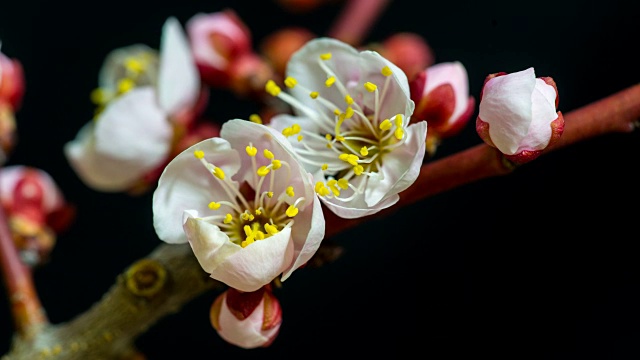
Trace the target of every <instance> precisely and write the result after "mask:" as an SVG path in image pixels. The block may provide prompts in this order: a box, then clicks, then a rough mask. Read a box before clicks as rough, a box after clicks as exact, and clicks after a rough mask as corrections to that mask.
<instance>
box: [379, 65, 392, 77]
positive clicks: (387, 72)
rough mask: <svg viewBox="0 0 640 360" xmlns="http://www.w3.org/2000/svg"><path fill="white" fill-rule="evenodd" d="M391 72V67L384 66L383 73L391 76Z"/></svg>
mask: <svg viewBox="0 0 640 360" xmlns="http://www.w3.org/2000/svg"><path fill="white" fill-rule="evenodd" d="M391 74H393V71H391V68H390V67H388V66H385V67H383V68H382V75H384V76H390V75H391Z"/></svg>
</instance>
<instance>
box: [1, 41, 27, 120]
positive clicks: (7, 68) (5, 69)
mask: <svg viewBox="0 0 640 360" xmlns="http://www.w3.org/2000/svg"><path fill="white" fill-rule="evenodd" d="M24 86H25V81H24V73H23V71H22V65H21V64H20V62H19V61H18V60H14V59H10V58H8V57H7V56H6V55H4V54H3V53H2V52H0V103H8V104H9V105H10V106H11V107H12V108H13V111H17V110H18V109H19V108H20V106H21V105H22V96H23V95H24Z"/></svg>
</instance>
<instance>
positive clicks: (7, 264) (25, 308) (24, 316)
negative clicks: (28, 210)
mask: <svg viewBox="0 0 640 360" xmlns="http://www.w3.org/2000/svg"><path fill="white" fill-rule="evenodd" d="M0 268H1V269H2V276H3V279H4V283H5V287H6V290H7V296H8V298H9V302H10V306H11V313H12V314H13V320H14V325H15V329H16V330H17V334H18V336H20V337H23V338H26V339H28V338H31V337H33V336H35V334H36V333H37V331H38V330H39V329H40V328H42V327H44V326H46V324H47V323H48V319H47V316H46V314H45V311H44V308H43V307H42V304H41V303H40V298H39V297H38V294H37V292H36V288H35V285H34V283H33V276H32V273H31V269H29V267H27V265H25V264H24V263H23V262H22V260H21V259H20V255H19V253H18V249H16V246H15V243H14V241H13V236H12V235H11V230H10V229H9V224H8V222H7V218H6V215H5V211H4V209H2V207H1V206H0Z"/></svg>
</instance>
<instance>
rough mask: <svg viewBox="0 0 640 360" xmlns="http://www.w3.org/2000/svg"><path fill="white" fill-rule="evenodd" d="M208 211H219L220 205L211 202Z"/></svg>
mask: <svg viewBox="0 0 640 360" xmlns="http://www.w3.org/2000/svg"><path fill="white" fill-rule="evenodd" d="M209 209H211V210H218V209H220V204H219V203H217V202H215V201H212V202H210V203H209Z"/></svg>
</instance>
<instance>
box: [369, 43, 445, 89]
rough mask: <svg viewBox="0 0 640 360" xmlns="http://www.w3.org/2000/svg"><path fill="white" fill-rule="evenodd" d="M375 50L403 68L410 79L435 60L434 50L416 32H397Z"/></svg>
mask: <svg viewBox="0 0 640 360" xmlns="http://www.w3.org/2000/svg"><path fill="white" fill-rule="evenodd" d="M375 50H377V51H378V52H379V53H380V55H382V56H383V57H385V58H386V59H387V60H389V61H391V62H392V63H394V64H396V66H398V67H399V68H400V69H402V71H404V72H405V73H406V74H407V78H408V79H409V81H411V80H412V79H414V77H415V76H417V75H418V73H420V72H421V71H422V70H424V69H425V68H427V67H429V66H431V65H433V62H434V55H433V50H431V47H430V46H429V44H428V43H427V41H426V40H425V39H424V38H423V37H422V36H420V35H418V34H415V33H410V32H399V33H395V34H393V35H391V36H389V37H388V38H387V39H386V40H384V41H383V42H382V44H380V47H379V48H376V49H375Z"/></svg>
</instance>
